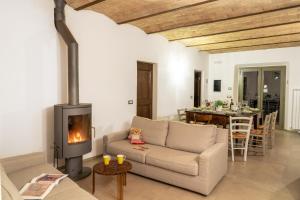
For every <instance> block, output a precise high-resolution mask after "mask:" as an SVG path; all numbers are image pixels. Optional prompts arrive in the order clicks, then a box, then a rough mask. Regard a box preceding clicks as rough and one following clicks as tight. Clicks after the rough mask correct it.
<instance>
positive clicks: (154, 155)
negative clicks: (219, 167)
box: [146, 147, 199, 176]
mask: <svg viewBox="0 0 300 200" xmlns="http://www.w3.org/2000/svg"><path fill="white" fill-rule="evenodd" d="M198 157H199V155H198V154H195V153H190V152H185V151H179V150H174V149H170V148H166V147H160V148H156V149H153V150H150V151H149V152H148V153H147V155H146V164H148V165H153V166H156V167H160V168H163V169H167V170H171V171H175V172H178V173H182V174H186V175H191V176H197V175H198Z"/></svg>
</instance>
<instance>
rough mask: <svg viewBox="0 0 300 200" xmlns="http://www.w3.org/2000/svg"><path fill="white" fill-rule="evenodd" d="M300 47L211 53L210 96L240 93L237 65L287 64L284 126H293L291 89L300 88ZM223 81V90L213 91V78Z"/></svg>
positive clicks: (214, 97) (218, 97)
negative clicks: (237, 90) (235, 83)
mask: <svg viewBox="0 0 300 200" xmlns="http://www.w3.org/2000/svg"><path fill="white" fill-rule="evenodd" d="M299 52H300V47H291V48H280V49H270V50H258V51H245V52H234V53H223V54H211V55H209V83H208V97H209V99H211V100H215V99H224V98H226V97H227V96H235V97H236V96H237V94H233V91H234V90H228V87H232V88H233V87H234V81H235V77H234V76H235V67H236V66H237V65H245V66H249V67H251V66H258V65H259V66H266V65H281V66H282V65H286V66H287V71H286V79H287V83H286V96H285V97H286V104H285V126H284V127H285V129H289V128H290V126H291V113H292V112H291V111H292V90H293V89H295V88H300V79H299V74H300V56H299ZM215 79H221V80H222V92H220V93H217V92H213V80H215Z"/></svg>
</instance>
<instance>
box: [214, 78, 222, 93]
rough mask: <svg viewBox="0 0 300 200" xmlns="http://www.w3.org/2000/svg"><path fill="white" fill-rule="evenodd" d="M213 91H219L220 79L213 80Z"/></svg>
mask: <svg viewBox="0 0 300 200" xmlns="http://www.w3.org/2000/svg"><path fill="white" fill-rule="evenodd" d="M214 92H221V80H214Z"/></svg>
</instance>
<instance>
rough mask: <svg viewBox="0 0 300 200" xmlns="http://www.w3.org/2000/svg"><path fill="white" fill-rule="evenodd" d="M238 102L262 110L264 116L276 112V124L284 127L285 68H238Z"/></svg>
mask: <svg viewBox="0 0 300 200" xmlns="http://www.w3.org/2000/svg"><path fill="white" fill-rule="evenodd" d="M239 75H240V77H239V102H241V103H243V104H246V105H248V106H250V107H252V108H259V109H262V110H263V111H264V112H263V114H264V116H265V115H267V114H269V113H271V112H274V111H276V110H278V116H277V124H278V125H279V126H280V128H283V126H284V101H285V98H284V97H285V95H284V94H285V90H284V89H285V67H251V68H240V73H239Z"/></svg>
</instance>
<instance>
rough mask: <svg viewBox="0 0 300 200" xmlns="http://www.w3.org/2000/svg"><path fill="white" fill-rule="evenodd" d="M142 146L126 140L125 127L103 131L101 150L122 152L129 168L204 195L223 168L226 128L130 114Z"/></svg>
mask: <svg viewBox="0 0 300 200" xmlns="http://www.w3.org/2000/svg"><path fill="white" fill-rule="evenodd" d="M131 127H136V128H141V129H142V134H143V140H144V141H145V142H146V144H144V145H141V146H144V147H145V148H144V149H143V150H138V149H137V145H132V144H130V143H129V141H128V139H127V136H128V133H129V130H124V131H120V132H115V133H111V134H108V135H105V136H104V138H103V141H104V152H105V153H108V154H112V155H116V154H118V153H122V154H125V155H126V157H127V159H128V160H129V161H130V162H131V163H132V165H133V168H132V170H131V172H133V173H136V174H139V175H142V176H145V177H149V178H152V179H156V180H159V181H163V182H166V183H169V184H172V185H176V186H179V187H182V188H186V189H188V190H192V191H195V192H198V193H201V194H204V195H208V194H209V193H210V192H211V191H212V190H213V188H214V187H215V186H216V184H217V183H218V182H219V181H220V180H221V179H222V177H223V176H224V175H225V174H226V172H227V159H228V153H227V140H228V130H226V129H219V128H217V127H216V126H213V125H206V126H204V125H195V124H186V123H183V122H175V121H154V120H149V119H146V118H141V117H134V118H133V121H132V125H131Z"/></svg>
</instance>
